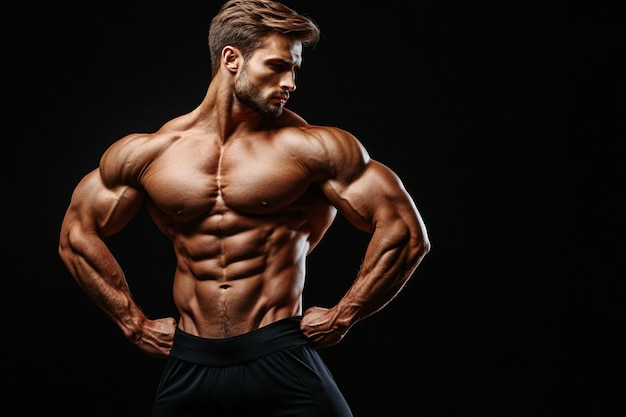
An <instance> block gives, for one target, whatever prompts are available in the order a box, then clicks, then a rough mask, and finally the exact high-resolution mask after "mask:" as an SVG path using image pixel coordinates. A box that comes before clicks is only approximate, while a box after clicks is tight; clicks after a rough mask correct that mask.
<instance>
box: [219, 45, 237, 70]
mask: <svg viewBox="0 0 626 417" xmlns="http://www.w3.org/2000/svg"><path fill="white" fill-rule="evenodd" d="M240 61H241V53H240V52H239V49H237V48H235V47H232V46H229V45H227V46H225V47H224V48H223V49H222V64H224V66H225V67H226V68H227V69H228V70H229V71H230V72H237V70H238V69H239V64H240Z"/></svg>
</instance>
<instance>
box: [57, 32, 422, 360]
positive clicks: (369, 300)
mask: <svg viewBox="0 0 626 417" xmlns="http://www.w3.org/2000/svg"><path fill="white" fill-rule="evenodd" d="M302 48H303V46H302V44H301V42H300V41H294V40H292V39H290V38H288V37H285V36H282V35H278V34H270V35H268V36H267V37H266V38H265V42H264V45H263V47H262V48H260V49H257V50H256V51H255V52H254V53H253V54H252V56H250V57H249V59H248V60H244V58H243V55H242V54H241V52H240V51H239V50H237V48H234V47H230V46H227V47H225V48H224V49H223V50H222V54H221V57H220V59H221V64H220V68H219V70H218V71H217V73H216V74H214V76H213V78H212V81H211V83H210V85H209V88H208V90H207V93H206V96H205V98H204V100H203V101H202V103H201V104H200V105H199V106H198V107H197V108H196V109H194V110H193V111H191V112H190V113H188V114H186V115H183V116H180V117H178V118H175V119H173V120H171V121H169V122H167V123H165V124H164V125H163V126H162V127H161V128H160V129H159V130H158V131H157V132H154V133H150V134H132V135H129V136H127V137H124V138H122V139H120V140H118V141H117V142H115V143H113V144H112V146H111V147H110V148H109V149H108V150H107V151H106V152H105V153H104V155H103V156H102V158H101V161H100V165H99V167H98V168H96V169H95V170H93V171H92V172H90V173H89V174H87V175H86V176H85V177H84V178H83V179H82V180H81V181H80V183H79V184H78V185H77V187H76V189H75V191H74V193H73V195H72V199H71V202H70V205H69V207H68V210H67V213H66V215H65V217H64V220H63V223H62V227H61V235H60V246H59V254H60V256H61V258H62V259H63V261H64V263H65V265H66V266H67V268H68V269H69V271H70V272H71V274H72V276H73V277H74V278H75V279H76V281H77V282H78V284H79V285H80V286H81V288H82V289H83V290H84V291H85V292H86V294H87V295H88V296H89V297H90V298H91V299H92V300H93V301H94V302H95V303H96V304H97V305H98V306H99V307H100V308H101V309H102V310H103V311H104V312H105V313H106V314H107V315H108V316H109V317H110V318H111V319H112V320H113V321H114V322H115V323H116V324H117V325H118V326H119V327H120V329H121V330H122V331H123V333H124V335H125V336H126V337H127V338H129V339H130V340H131V341H132V342H133V343H134V344H135V345H136V346H137V347H138V348H140V349H141V350H142V351H144V352H145V353H147V354H149V355H151V356H155V357H166V356H168V354H169V352H170V349H171V347H172V341H173V338H174V331H175V328H176V326H179V327H180V329H181V330H184V331H185V332H187V333H190V334H193V335H197V336H201V337H204V338H225V337H230V336H236V335H240V334H243V333H246V332H249V331H251V330H254V329H258V328H260V327H262V326H265V325H267V324H270V323H272V322H274V321H276V320H279V319H282V318H286V317H291V316H296V315H302V316H303V317H302V320H301V330H302V332H303V334H304V335H305V336H306V337H307V338H308V339H309V340H310V342H311V343H312V344H313V345H314V346H316V347H325V346H330V345H333V344H336V343H337V342H339V341H340V340H341V339H342V337H343V336H344V335H345V334H346V333H347V332H348V330H349V329H350V328H351V327H352V326H353V325H354V324H355V323H357V322H358V321H360V320H362V319H364V318H366V317H368V316H370V315H371V314H373V313H375V312H377V311H379V310H380V309H381V308H383V307H384V306H385V305H386V304H387V303H389V302H390V301H391V300H392V299H393V298H394V297H395V296H396V295H397V294H398V293H399V292H400V290H401V289H402V288H403V286H404V285H405V284H406V282H407V280H408V279H409V278H410V277H411V275H412V274H413V272H414V270H415V269H416V267H417V266H418V264H419V263H420V262H421V260H422V259H423V257H424V256H425V255H426V253H427V252H428V250H429V247H430V244H429V241H428V238H427V234H426V229H425V226H424V223H423V221H422V219H421V217H420V214H419V213H418V210H417V209H416V206H415V204H414V202H413V200H412V199H411V197H410V196H409V195H408V194H407V192H406V190H405V188H404V187H403V185H402V183H401V181H400V179H399V178H398V177H397V175H396V174H395V173H393V172H392V171H391V170H390V169H389V168H387V167H386V166H384V165H383V164H381V163H379V162H376V161H374V160H372V159H371V158H370V157H369V155H368V153H367V152H366V150H365V149H364V148H363V146H362V145H361V144H360V142H359V141H358V140H357V139H356V138H355V137H354V136H353V135H351V134H350V133H348V132H346V131H344V130H341V129H338V128H334V127H323V126H314V125H309V124H308V123H307V122H306V121H305V120H304V119H302V118H301V117H300V116H298V115H296V114H295V113H293V112H291V111H289V110H287V109H285V108H284V106H285V103H286V102H287V100H288V98H289V95H290V94H291V93H292V92H293V91H294V90H295V89H296V84H295V71H296V70H297V69H298V68H299V67H300V65H301V61H302ZM329 99H331V98H330V97H329ZM144 204H145V205H146V206H147V208H148V211H149V213H150V215H151V217H152V219H153V220H154V222H155V223H156V225H157V226H158V228H159V229H160V230H161V231H162V232H163V233H164V234H165V235H166V236H167V237H168V238H169V239H171V241H172V244H173V248H174V250H175V254H176V261H177V265H176V272H175V275H174V283H173V296H174V301H175V304H176V307H177V309H178V311H179V313H180V318H179V320H176V319H175V318H173V317H166V318H159V319H150V318H148V317H146V316H145V314H144V313H143V312H142V311H141V309H140V307H139V306H138V305H137V304H136V303H135V301H134V300H133V297H132V295H131V292H130V290H129V288H128V284H127V282H126V278H125V275H124V272H123V271H122V269H121V268H120V265H119V264H118V262H117V261H116V259H115V258H114V256H113V254H112V253H111V251H110V250H109V248H108V247H107V246H106V244H105V240H106V238H107V237H109V236H112V235H114V234H116V233H118V232H120V231H121V230H122V229H123V228H124V227H125V226H126V225H127V224H128V223H129V221H131V219H132V218H133V216H134V215H135V214H136V212H137V211H138V209H139V208H140V207H141V206H142V205H144ZM337 211H339V212H340V213H341V215H343V216H344V217H345V218H346V219H348V220H349V221H350V222H351V223H352V224H353V225H354V226H355V227H357V228H359V229H360V230H362V231H365V232H368V233H371V241H370V242H369V245H368V247H367V250H366V253H365V255H364V259H363V263H362V267H361V270H360V272H359V274H358V276H357V277H355V280H354V283H353V285H352V286H351V287H350V288H349V289H348V291H347V292H346V294H345V295H344V296H343V297H342V298H341V300H340V301H339V302H338V303H337V304H336V305H335V306H333V307H331V308H322V307H311V308H309V309H307V310H306V311H305V312H303V311H302V310H303V307H302V292H303V288H304V282H305V275H306V274H305V259H306V257H307V255H308V254H309V253H311V251H312V250H313V249H314V248H315V246H316V245H317V244H318V242H319V241H320V239H321V238H322V237H323V235H324V233H325V232H326V230H327V229H328V227H329V226H330V225H331V223H332V221H333V219H334V218H335V215H336V213H337Z"/></svg>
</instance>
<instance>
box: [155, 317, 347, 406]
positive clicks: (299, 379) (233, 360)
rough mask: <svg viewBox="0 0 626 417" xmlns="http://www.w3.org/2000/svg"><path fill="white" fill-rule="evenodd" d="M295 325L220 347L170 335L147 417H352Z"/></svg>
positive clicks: (221, 342) (277, 325) (282, 324)
mask: <svg viewBox="0 0 626 417" xmlns="http://www.w3.org/2000/svg"><path fill="white" fill-rule="evenodd" d="M300 319H301V317H290V318H287V319H282V320H278V321H276V322H274V323H272V324H269V325H267V326H264V327H262V328H260V329H257V330H253V331H251V332H249V333H246V334H243V335H240V336H235V337H230V338H226V339H205V338H202V337H198V336H194V335H191V334H189V333H185V332H183V331H182V330H180V329H177V330H176V334H175V336H174V345H173V347H172V351H171V354H170V357H169V358H168V360H167V363H166V366H165V370H164V372H163V375H162V377H161V381H160V383H159V387H158V390H157V395H156V398H155V402H154V407H153V413H152V417H200V416H202V417H222V416H224V417H235V416H237V417H238V416H241V417H244V416H245V417H351V416H352V412H351V411H350V407H349V406H348V404H347V402H346V400H345V399H344V397H343V395H342V394H341V392H340V391H339V388H338V387H337V384H336V383H335V381H334V379H333V377H332V375H331V373H330V371H329V370H328V368H327V367H326V365H325V364H324V362H323V361H322V359H321V357H320V355H319V354H318V352H317V351H316V350H315V349H313V347H312V346H311V345H309V343H308V342H307V340H306V338H305V337H304V335H303V334H302V333H301V332H300Z"/></svg>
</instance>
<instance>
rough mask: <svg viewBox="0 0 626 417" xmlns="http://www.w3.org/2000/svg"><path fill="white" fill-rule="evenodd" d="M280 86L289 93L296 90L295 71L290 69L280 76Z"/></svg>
mask: <svg viewBox="0 0 626 417" xmlns="http://www.w3.org/2000/svg"><path fill="white" fill-rule="evenodd" d="M280 88H281V89H282V90H285V91H289V92H290V93H291V92H292V91H295V90H296V73H295V72H294V71H290V72H288V73H286V74H285V75H284V76H283V77H282V79H281V80H280Z"/></svg>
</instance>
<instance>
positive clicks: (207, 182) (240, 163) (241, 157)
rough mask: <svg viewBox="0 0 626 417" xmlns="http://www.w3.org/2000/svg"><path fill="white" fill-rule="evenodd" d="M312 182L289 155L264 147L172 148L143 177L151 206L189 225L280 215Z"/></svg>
mask: <svg viewBox="0 0 626 417" xmlns="http://www.w3.org/2000/svg"><path fill="white" fill-rule="evenodd" d="M311 181H312V180H311V177H310V175H309V173H308V172H307V170H306V169H305V168H304V167H303V165H302V164H301V162H300V161H299V160H298V158H296V157H294V155H293V154H289V153H288V152H286V151H284V150H281V149H276V148H275V147H272V146H270V145H268V144H253V143H250V142H243V141H242V142H241V143H236V144H230V145H227V146H221V145H219V144H217V143H206V142H198V143H191V142H190V143H183V144H177V145H175V146H172V147H171V148H169V149H168V150H167V151H166V152H163V153H162V154H161V155H160V156H159V157H158V158H157V159H155V160H154V161H153V162H152V163H151V164H150V166H149V167H148V169H147V170H146V172H145V173H144V175H143V177H142V183H143V185H144V188H145V190H146V192H147V193H148V196H149V197H150V199H151V201H152V202H153V203H154V204H155V205H156V206H157V207H158V208H159V209H160V211H163V212H165V213H166V214H168V215H170V216H173V217H175V218H180V219H190V218H194V217H197V216H206V215H211V214H215V213H217V212H220V211H221V212H223V211H226V210H235V211H238V212H242V213H249V214H268V213H276V212H280V211H283V210H285V209H287V208H288V207H290V206H291V205H292V204H294V203H295V202H296V201H298V200H299V199H300V198H301V197H303V196H304V194H305V193H306V190H307V188H308V187H309V185H310V184H311Z"/></svg>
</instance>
